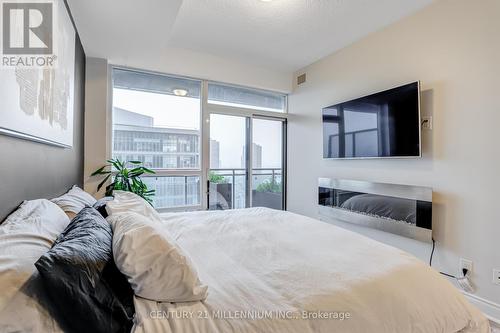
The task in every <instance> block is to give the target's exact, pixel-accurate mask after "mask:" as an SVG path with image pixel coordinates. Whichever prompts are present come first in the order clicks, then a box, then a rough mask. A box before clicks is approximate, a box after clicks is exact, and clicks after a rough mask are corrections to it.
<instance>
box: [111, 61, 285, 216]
mask: <svg viewBox="0 0 500 333" xmlns="http://www.w3.org/2000/svg"><path fill="white" fill-rule="evenodd" d="M110 67H111V70H110V75H111V78H110V87H109V94H108V95H109V96H110V99H109V102H108V103H109V112H108V113H109V114H108V116H109V118H108V119H109V127H108V129H109V131H110V135H109V141H108V142H110V146H109V152H108V158H111V157H112V155H113V149H114V134H113V90H114V82H113V73H114V70H115V69H118V70H124V71H134V72H139V73H143V74H150V75H161V76H167V77H172V78H178V79H186V80H194V81H199V82H200V84H201V87H200V129H199V132H200V136H199V143H198V144H199V148H200V151H199V161H200V164H199V165H200V167H199V168H194V169H193V168H191V169H169V168H161V169H153V170H154V171H155V174H154V175H144V176H143V177H179V176H187V177H193V176H195V177H199V179H200V204H199V205H187V206H176V207H166V208H157V209H156V210H157V211H158V212H160V213H163V212H182V211H194V210H206V209H207V208H208V200H207V195H208V186H207V185H208V184H207V180H208V173H209V171H210V124H209V122H210V114H212V113H214V114H224V115H233V116H242V117H247V118H250V119H253V118H263V119H275V120H281V121H282V122H283V131H282V132H283V134H282V135H283V149H282V151H283V153H282V154H283V156H282V159H283V175H282V177H283V194H282V195H283V209H284V210H286V203H287V200H286V198H287V182H286V179H287V119H288V117H289V114H288V94H285V93H282V92H277V91H272V90H265V89H259V88H253V87H247V86H242V85H236V84H230V83H224V82H219V81H212V80H206V79H200V78H195V77H189V76H182V75H175V74H168V73H163V72H157V71H150V70H144V69H138V68H133V67H127V66H119V65H110ZM211 83H212V84H220V85H226V86H234V87H241V88H247V89H253V90H260V91H267V92H270V93H276V94H281V95H283V97H284V110H283V112H278V111H267V110H259V109H252V108H246V107H239V106H229V105H220V104H212V103H208V85H209V84H211ZM250 124H251V122H250ZM250 126H251V125H250ZM251 130H252V128H251V127H250V131H251ZM250 139H251V138H250ZM251 176H252V175H251V172H250V175H249V177H250V185H251ZM250 188H251V187H250ZM250 197H251V196H250ZM250 200H251V199H250Z"/></svg>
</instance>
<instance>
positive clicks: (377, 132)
mask: <svg viewBox="0 0 500 333" xmlns="http://www.w3.org/2000/svg"><path fill="white" fill-rule="evenodd" d="M420 156H421V142H420V84H419V82H414V83H410V84H406V85H403V86H400V87H397V88H393V89H389V90H385V91H381V92H378V93H376V94H372V95H368V96H365V97H361V98H357V99H353V100H351V101H348V102H343V103H339V104H335V105H332V106H329V107H326V108H324V109H323V157H324V158H385V157H392V158H398V157H399V158H404V157H420Z"/></svg>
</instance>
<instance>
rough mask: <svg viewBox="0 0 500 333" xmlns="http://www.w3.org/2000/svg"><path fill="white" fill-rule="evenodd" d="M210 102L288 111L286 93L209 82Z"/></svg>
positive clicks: (255, 108) (263, 109) (262, 109)
mask: <svg viewBox="0 0 500 333" xmlns="http://www.w3.org/2000/svg"><path fill="white" fill-rule="evenodd" d="M208 103H209V104H216V105H226V106H234V107H240V108H247V109H254V110H261V111H272V112H282V113H283V112H286V95H283V94H278V93H274V92H269V91H263V90H257V89H250V88H242V87H236V86H229V85H224V84H219V83H209V84H208Z"/></svg>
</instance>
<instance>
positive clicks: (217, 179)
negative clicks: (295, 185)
mask: <svg viewBox="0 0 500 333" xmlns="http://www.w3.org/2000/svg"><path fill="white" fill-rule="evenodd" d="M209 123H210V162H209V170H208V181H207V183H208V209H209V210H226V209H237V208H246V207H268V208H273V209H280V210H281V209H285V204H284V203H285V198H284V193H285V192H284V185H285V183H286V182H285V179H284V177H283V175H285V172H284V161H285V160H284V156H285V148H284V147H285V144H284V143H285V131H286V123H285V120H283V119H272V118H260V117H253V116H235V115H227V114H216V113H212V114H210V121H209ZM249 147H251V149H249Z"/></svg>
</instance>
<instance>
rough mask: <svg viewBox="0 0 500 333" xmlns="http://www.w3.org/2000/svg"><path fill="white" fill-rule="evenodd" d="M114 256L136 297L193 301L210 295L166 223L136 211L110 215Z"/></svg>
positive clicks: (163, 300) (168, 300) (170, 300)
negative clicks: (166, 227) (167, 228)
mask: <svg viewBox="0 0 500 333" xmlns="http://www.w3.org/2000/svg"><path fill="white" fill-rule="evenodd" d="M108 222H109V223H110V224H111V226H112V228H113V256H114V259H115V263H116V266H117V267H118V269H119V270H120V271H121V272H122V273H123V274H124V275H125V276H126V277H127V278H128V281H129V283H130V285H131V286H132V289H134V292H135V294H136V295H137V296H140V297H143V298H147V299H150V300H154V301H159V302H192V301H201V300H204V299H205V298H206V297H207V290H208V287H207V286H205V285H203V284H202V283H201V282H200V280H199V278H198V273H197V272H196V269H195V268H194V267H193V265H192V263H191V260H190V259H189V257H188V256H187V255H186V254H185V253H183V251H182V250H181V249H180V248H179V246H178V245H177V244H176V243H175V241H174V240H173V239H172V237H171V236H170V235H169V234H168V232H167V230H166V229H165V226H164V225H162V224H161V223H157V222H156V221H151V220H150V219H148V218H146V217H144V216H142V215H140V214H138V213H136V212H128V213H119V214H114V215H111V216H110V217H108Z"/></svg>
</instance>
